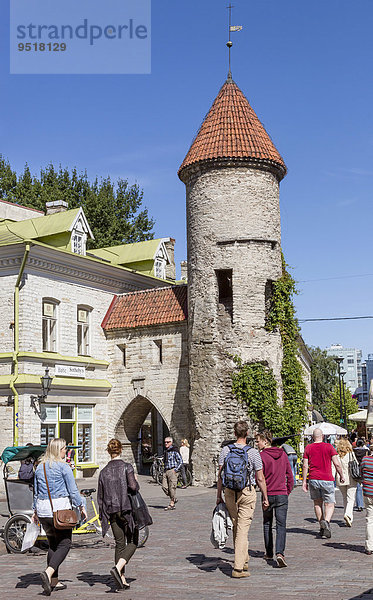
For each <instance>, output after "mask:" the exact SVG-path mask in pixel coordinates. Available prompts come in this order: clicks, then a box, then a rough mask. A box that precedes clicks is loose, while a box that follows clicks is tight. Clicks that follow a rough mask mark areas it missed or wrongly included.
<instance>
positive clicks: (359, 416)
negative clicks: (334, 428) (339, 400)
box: [348, 408, 368, 423]
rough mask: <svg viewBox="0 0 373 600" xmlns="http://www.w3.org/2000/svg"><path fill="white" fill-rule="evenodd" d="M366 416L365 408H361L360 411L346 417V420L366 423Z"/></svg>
mask: <svg viewBox="0 0 373 600" xmlns="http://www.w3.org/2000/svg"><path fill="white" fill-rule="evenodd" d="M367 416H368V411H367V409H366V408H363V409H362V410H358V411H357V412H356V413H353V414H352V415H348V418H349V419H350V421H356V422H357V423H360V422H363V421H366V420H367Z"/></svg>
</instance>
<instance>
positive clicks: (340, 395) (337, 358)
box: [334, 356, 343, 423]
mask: <svg viewBox="0 0 373 600" xmlns="http://www.w3.org/2000/svg"><path fill="white" fill-rule="evenodd" d="M334 360H335V362H336V363H337V366H338V382H339V422H340V423H343V406H342V385H341V363H343V356H335V357H334Z"/></svg>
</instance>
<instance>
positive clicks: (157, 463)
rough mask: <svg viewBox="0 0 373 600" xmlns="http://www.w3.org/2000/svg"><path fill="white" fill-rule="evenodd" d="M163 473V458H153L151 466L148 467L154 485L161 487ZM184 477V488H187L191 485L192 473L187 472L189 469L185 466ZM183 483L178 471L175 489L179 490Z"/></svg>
mask: <svg viewBox="0 0 373 600" xmlns="http://www.w3.org/2000/svg"><path fill="white" fill-rule="evenodd" d="M163 473H164V463H163V457H162V456H153V464H152V466H151V467H150V474H151V476H152V477H153V479H154V481H155V482H156V483H158V484H159V485H162V479H163ZM185 475H186V480H187V483H186V486H187V487H189V486H190V485H192V473H191V472H190V470H189V467H187V466H185ZM183 485H184V482H183V479H182V477H181V473H180V471H179V473H178V477H177V487H178V488H181V487H183Z"/></svg>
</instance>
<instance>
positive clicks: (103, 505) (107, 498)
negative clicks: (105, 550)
mask: <svg viewBox="0 0 373 600" xmlns="http://www.w3.org/2000/svg"><path fill="white" fill-rule="evenodd" d="M106 450H107V451H108V453H109V454H110V461H109V462H108V464H107V465H106V467H104V468H103V469H102V471H101V473H100V475H99V478H98V490H97V501H98V505H99V509H100V519H101V525H102V537H105V535H106V533H107V531H108V529H109V525H111V529H112V532H113V535H114V538H115V566H114V567H113V568H112V569H111V570H110V574H111V575H112V577H113V578H114V580H115V582H116V584H117V587H118V588H119V589H128V588H129V587H130V586H129V584H128V583H127V581H126V578H125V576H124V569H125V566H126V564H127V563H128V561H129V560H130V558H131V557H132V556H133V554H134V552H135V550H136V548H137V544H138V541H139V530H138V527H137V526H136V524H135V521H134V518H133V513H132V507H131V502H130V499H129V497H128V493H129V492H133V493H134V492H136V491H137V490H138V489H139V484H138V483H137V481H136V478H135V472H134V469H133V466H132V465H131V464H130V463H127V462H125V461H124V460H123V459H122V444H121V442H120V441H119V440H117V439H116V438H113V439H111V440H110V442H109V443H108V445H107V448H106Z"/></svg>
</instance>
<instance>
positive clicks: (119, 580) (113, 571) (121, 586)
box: [110, 567, 125, 590]
mask: <svg viewBox="0 0 373 600" xmlns="http://www.w3.org/2000/svg"><path fill="white" fill-rule="evenodd" d="M110 575H111V576H112V577H113V579H114V580H115V583H116V584H117V585H118V587H119V589H121V590H124V589H125V586H124V583H123V581H122V578H121V576H120V573H119V571H118V569H117V568H116V567H113V568H112V569H110Z"/></svg>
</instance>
